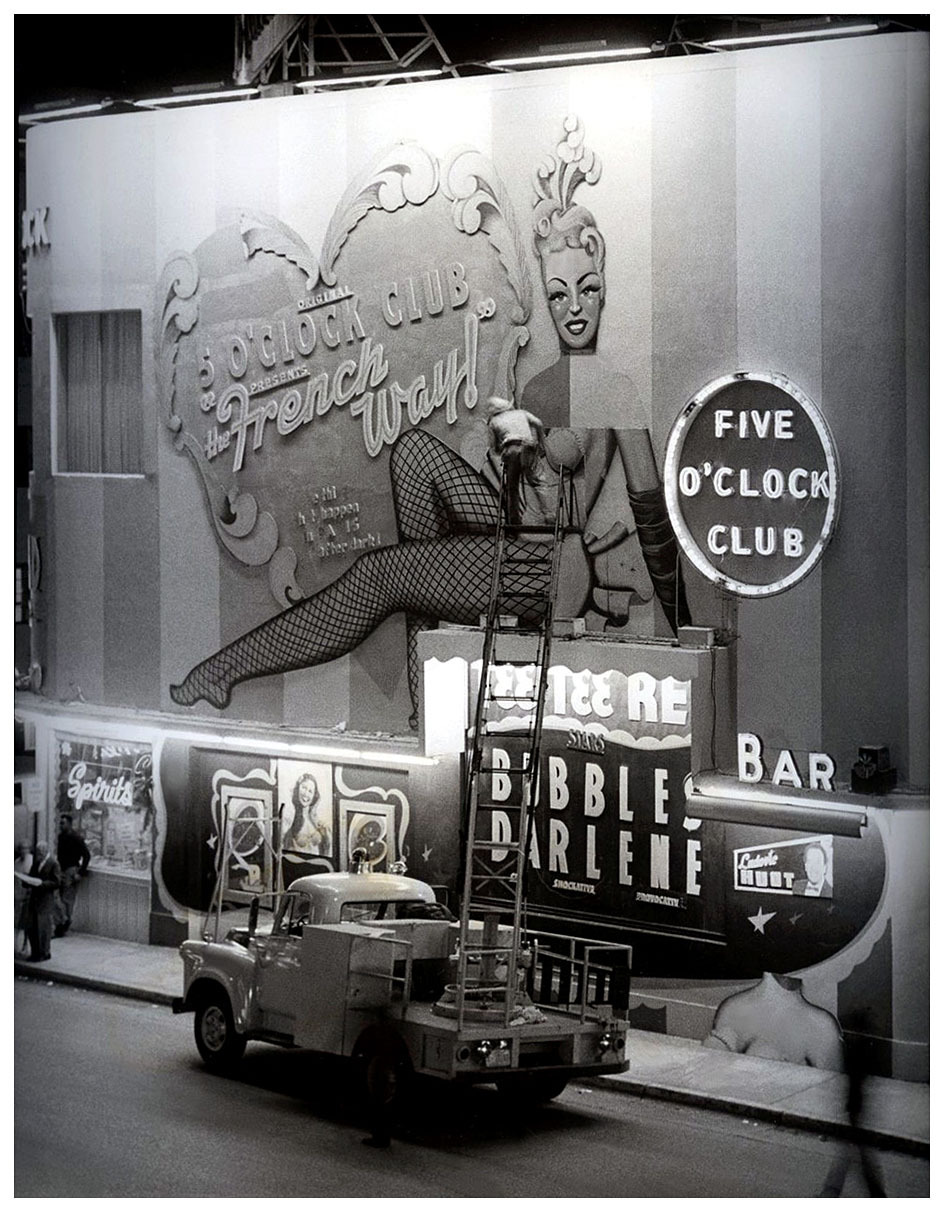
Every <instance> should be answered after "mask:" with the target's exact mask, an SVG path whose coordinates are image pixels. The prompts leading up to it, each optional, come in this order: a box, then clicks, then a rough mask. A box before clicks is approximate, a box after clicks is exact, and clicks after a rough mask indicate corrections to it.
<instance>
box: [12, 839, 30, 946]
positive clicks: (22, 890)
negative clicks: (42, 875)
mask: <svg viewBox="0 0 945 1213" xmlns="http://www.w3.org/2000/svg"><path fill="white" fill-rule="evenodd" d="M32 866H33V852H32V851H31V850H30V844H29V843H28V842H27V841H26V839H25V838H22V839H20V841H19V842H18V843H17V844H16V848H15V850H14V852H13V874H14V877H15V879H14V881H13V931H14V942H13V946H14V948H15V949H16V950H17V952H25V951H26V944H27V939H26V914H27V904H28V902H29V886H28V885H27V884H26V883H25V881H23V880H20V879H19V877H21V876H28V875H29V870H30V868H31V867H32Z"/></svg>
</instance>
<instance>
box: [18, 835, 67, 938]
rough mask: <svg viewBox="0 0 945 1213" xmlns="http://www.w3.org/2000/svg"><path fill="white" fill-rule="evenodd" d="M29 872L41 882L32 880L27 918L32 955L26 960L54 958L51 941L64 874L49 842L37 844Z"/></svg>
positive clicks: (27, 930) (34, 878) (27, 931)
mask: <svg viewBox="0 0 945 1213" xmlns="http://www.w3.org/2000/svg"><path fill="white" fill-rule="evenodd" d="M29 874H30V876H31V877H32V878H33V880H35V881H37V882H38V883H36V884H33V883H32V882H31V883H30V896H29V905H28V908H27V920H26V933H27V937H28V938H29V941H30V954H29V957H28V958H27V959H29V960H32V961H42V960H51V959H52V954H51V952H50V944H51V943H52V936H53V926H54V924H55V920H56V899H57V896H58V893H59V881H60V879H61V877H62V873H61V871H60V868H59V864H58V863H57V862H56V860H55V858H54V857H53V856H52V855H50V853H49V843H48V842H38V843H37V844H36V852H35V855H34V857H33V864H32V867H31V868H30V871H29Z"/></svg>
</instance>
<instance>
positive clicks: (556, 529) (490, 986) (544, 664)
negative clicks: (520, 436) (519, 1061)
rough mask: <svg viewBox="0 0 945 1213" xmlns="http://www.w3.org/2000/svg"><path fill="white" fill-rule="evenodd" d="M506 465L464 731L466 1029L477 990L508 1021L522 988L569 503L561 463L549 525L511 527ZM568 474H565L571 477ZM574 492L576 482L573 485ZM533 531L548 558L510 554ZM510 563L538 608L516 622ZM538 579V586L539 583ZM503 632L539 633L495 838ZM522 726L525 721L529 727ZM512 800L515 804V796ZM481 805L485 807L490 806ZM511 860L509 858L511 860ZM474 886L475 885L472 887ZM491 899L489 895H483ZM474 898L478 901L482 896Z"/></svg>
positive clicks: (460, 1008) (460, 992) (521, 590)
mask: <svg viewBox="0 0 945 1213" xmlns="http://www.w3.org/2000/svg"><path fill="white" fill-rule="evenodd" d="M506 475H507V474H506V469H505V468H504V467H503V469H502V481H501V485H500V492H499V504H498V509H497V516H496V526H495V532H494V547H493V562H492V578H491V584H490V597H489V610H488V613H487V615H486V620H485V634H484V637H483V658H482V672H481V676H480V680H479V688H478V693H477V696H476V710H475V711H476V715H475V722H474V726H473V728H472V729H471V730H470V733H469V741H468V743H467V762H466V778H465V786H464V805H463V807H464V820H463V839H462V844H463V845H462V851H463V856H464V868H463V891H462V904H461V909H460V931H459V942H458V957H457V1015H458V1020H459V1023H458V1026H459V1028H460V1029H462V1027H463V1020H464V1014H465V1010H466V1001H467V997H473V996H475V995H476V994H477V993H478V994H479V995H480V997H481V998H489V997H490V996H492V995H495V994H497V993H503V992H504V998H503V1000H502V1011H503V1016H504V1022H505V1025H506V1026H507V1025H508V1024H509V1022H510V1020H511V1018H512V1016H513V1012H514V1008H515V1000H516V995H517V994H519V993H520V990H519V982H518V972H517V970H518V961H519V957H520V954H521V950H522V942H523V939H524V936H525V924H524V909H525V883H526V872H527V864H528V857H529V853H530V849H531V840H532V831H533V827H534V816H535V810H536V808H537V803H538V795H539V789H540V780H539V778H538V772H539V764H540V746H541V735H542V723H543V716H544V703H545V693H546V689H547V681H548V666H549V662H550V653H551V640H552V634H553V626H554V606H555V599H556V596H557V586H558V576H559V573H560V567H561V539H562V535H563V532H564V529H565V516H566V513H567V509H568V504H569V503H568V499H567V497H566V493H565V474H564V470H563V469H559V472H558V493H557V506H556V511H555V519H554V524H553V526H551V527H536V528H530V527H528V526H527V525H524V526H521V527H512V526H510V525H509V524H508V523H507V521H506V519H505V516H504V508H505V507H504V502H505V497H506V487H507V481H506ZM569 479H570V478H569ZM570 492H571V497H573V493H574V489H573V484H572V485H571V488H570ZM530 530H532V531H534V532H536V533H537V532H545V533H549V534H550V536H551V543H550V551H549V552H548V554H547V557H546V556H544V555H542V556H539V555H537V554H536V555H535V556H528V555H526V554H523V553H522V551H521V545H520V544H518V545H515V546H514V547H513V553H514V554H513V555H512V556H511V557H510V556H509V555H508V551H509V547H510V546H511V545H510V542H509V541H510V540H511V538H512V536H513V535H515V534H517V535H521V534H522V533H524V534H526V535H527V533H528V532H529V531H530ZM505 568H509V569H510V570H511V571H512V573H513V574H514V575H515V577H516V579H517V582H518V588H517V592H516V591H515V590H513V591H511V592H510V593H508V594H507V595H505V598H507V599H508V600H510V601H513V602H514V601H516V600H517V601H518V602H520V603H521V602H528V601H533V602H535V603H536V605H537V604H539V603H540V606H541V609H540V612H538V613H537V615H533V617H532V618H533V622H526V623H525V624H522V623H521V617H520V616H519V617H518V619H517V620H516V625H517V626H516V627H515V628H514V629H508V628H503V627H502V617H503V611H502V605H503V597H504V590H505V585H504V582H503V570H504V569H505ZM529 568H531V569H533V570H534V572H535V584H533V585H528V583H527V580H526V581H525V582H524V584H523V583H522V578H523V574H524V573H525V572H527V570H528V569H529ZM539 583H541V584H543V586H544V589H543V590H542V591H541V592H539V591H538V590H537V589H536V585H537V584H539ZM507 630H514V631H515V632H516V633H517V634H520V635H528V634H529V633H531V634H533V635H534V636H535V637H536V652H535V678H534V683H533V687H532V695H531V696H528V697H525V696H521V697H516V698H519V700H520V702H523V703H526V702H527V703H529V704H530V705H531V712H530V714H529V715H528V716H527V717H526V719H525V720H524V721H523V722H522V724H523V728H522V731H521V732H520V733H518V734H517V735H518V736H524V751H523V760H522V766H521V768H520V769H518V770H515V769H509V770H508V771H507V775H508V777H509V778H510V779H512V780H514V781H520V786H519V795H518V797H517V798H515V797H514V796H513V797H512V798H510V802H509V804H508V805H507V806H506V807H507V809H508V811H509V813H513V812H514V813H516V814H517V829H516V830H513V833H515V834H516V835H517V837H515V838H513V839H511V840H510V841H508V842H502V843H500V842H496V841H494V840H492V839H486V838H480V837H479V836H478V830H479V818H480V792H479V787H480V780H481V778H482V776H483V774H484V772H483V769H482V758H483V747H484V743H485V738H486V735H487V728H486V726H487V717H488V711H489V707H490V705H491V704H492V703H494V702H495V700H496V699H499V698H503V697H502V696H495V697H493V696H492V695H491V694H490V689H489V682H490V670H491V668H492V666H493V664H494V661H495V656H496V640H497V636H499V635H500V634H502V633H504V632H505V631H507ZM526 724H527V727H524V726H526ZM516 799H517V804H516V803H515V800H516ZM493 807H494V806H491V805H490V804H488V803H487V804H486V806H485V810H486V811H487V810H489V809H490V808H493ZM487 851H499V852H502V859H501V860H493V864H492V869H491V870H489V869H488V868H487V867H485V866H484V864H483V859H482V853H483V852H487ZM510 858H512V860H513V862H512V863H511V864H510V863H509V859H510ZM491 881H494V882H495V883H497V884H498V886H499V887H500V888H503V887H505V888H507V889H509V891H510V893H511V906H510V907H509V906H504V907H502V908H501V909H497V910H496V911H495V913H487V912H485V911H484V910H481V909H480V912H482V913H483V928H482V940H481V941H474V940H473V939H472V938H471V915H472V907H473V904H474V902H475V901H476V900H477V896H476V895H477V892H478V890H479V889H480V888H481V887H482V886H483V885H485V884H487V883H489V882H491ZM474 886H475V887H474ZM487 899H488V898H487ZM478 900H482V898H481V897H479V898H478ZM500 914H502V915H505V916H506V917H508V915H509V914H511V919H512V921H511V939H510V942H509V943H508V944H500V943H499V931H500V927H499V917H500ZM503 957H504V958H505V962H506V973H505V979H504V981H503V980H501V979H500V978H499V977H497V975H496V965H497V963H498V962H499V961H500V959H501V958H503ZM473 962H475V963H477V964H478V965H479V978H478V980H477V981H475V982H474V981H471V979H470V966H471V964H472V963H473Z"/></svg>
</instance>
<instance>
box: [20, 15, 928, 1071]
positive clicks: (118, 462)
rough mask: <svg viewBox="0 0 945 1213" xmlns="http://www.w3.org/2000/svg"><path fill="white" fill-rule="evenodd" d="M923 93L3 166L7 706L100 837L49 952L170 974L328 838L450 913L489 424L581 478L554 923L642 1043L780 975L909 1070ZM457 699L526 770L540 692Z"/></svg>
mask: <svg viewBox="0 0 945 1213" xmlns="http://www.w3.org/2000/svg"><path fill="white" fill-rule="evenodd" d="M928 65H929V60H928V39H927V36H926V35H920V34H903V35H888V36H884V37H883V38H881V39H873V40H868V39H848V40H844V41H843V42H842V43H840V44H837V45H830V46H828V45H798V46H790V47H783V48H776V49H763V50H757V51H744V52H740V53H739V54H738V55H733V56H700V57H697V58H688V57H687V58H679V59H665V60H661V61H658V62H647V63H633V64H611V65H606V66H594V67H581V68H578V67H576V68H564V69H555V70H550V71H542V72H531V73H523V74H519V75H511V76H505V77H488V78H474V79H464V80H451V81H441V82H440V81H438V82H435V83H425V84H422V85H411V86H403V87H398V88H397V89H396V90H394V91H390V90H368V91H365V92H345V93H341V94H339V95H325V96H312V97H300V98H291V97H286V98H272V99H268V100H265V101H258V102H252V103H239V104H228V105H211V106H202V107H199V108H195V109H191V110H186V111H180V112H171V113H156V114H130V115H115V116H111V117H102V118H92V119H83V120H81V121H67V122H60V123H54V124H50V125H48V126H44V127H42V128H38V129H33V130H31V131H30V133H29V135H28V147H27V197H26V207H27V210H28V212H30V213H34V212H35V213H40V214H42V215H43V216H44V222H43V230H44V232H45V234H46V237H47V239H46V241H45V242H44V243H43V244H42V245H41V246H38V247H37V248H36V249H35V250H33V252H32V253H31V256H30V258H29V271H28V299H29V310H30V314H31V317H32V323H33V366H32V382H33V389H32V391H33V447H34V471H33V476H32V482H31V486H30V535H31V544H32V551H31V559H30V585H29V605H30V611H31V633H30V635H31V656H32V661H33V664H34V670H35V678H34V689H33V690H32V691H30V692H23V693H21V694H20V695H19V696H18V699H17V705H16V713H17V718H18V719H19V720H21V721H23V722H25V724H26V725H27V726H28V728H29V729H30V730H31V731H32V733H33V734H34V735H35V753H36V774H35V776H34V777H33V778H32V779H31V780H30V781H28V782H29V786H28V787H27V788H25V796H24V800H25V802H26V804H27V807H28V808H29V809H30V810H31V812H32V817H31V821H32V822H33V823H34V828H35V829H36V831H37V832H39V833H42V834H44V835H50V834H51V833H52V831H53V830H54V828H55V821H56V817H57V814H58V813H59V812H61V811H63V810H64V809H68V810H69V811H71V812H73V813H74V814H75V815H76V816H77V817H78V820H79V824H80V826H81V828H82V830H83V832H84V833H85V835H86V837H87V839H88V841H89V845H90V847H91V849H92V851H93V855H94V859H93V869H94V875H93V877H92V879H91V880H90V881H89V882H88V884H87V886H86V887H85V888H84V889H83V895H82V897H81V898H80V903H79V904H80V912H81V913H82V915H83V916H84V917H83V918H81V919H79V920H78V924H77V925H79V926H80V928H84V929H87V930H91V931H95V932H97V933H100V934H106V935H116V936H118V937H120V938H127V939H135V940H139V941H144V942H151V943H154V944H164V945H172V944H175V943H177V942H179V940H181V939H182V938H184V937H186V935H187V934H188V933H190V932H192V931H194V930H195V929H197V924H199V922H200V919H201V914H202V912H204V911H205V910H206V907H207V905H208V903H209V899H210V896H211V894H212V889H213V886H214V883H215V881H216V880H217V879H218V877H219V867H220V864H221V863H225V864H228V865H230V867H231V871H230V876H231V878H233V879H236V880H237V881H239V882H241V883H242V887H244V888H245V889H246V890H247V891H252V890H254V889H261V888H266V887H271V885H272V883H273V881H274V880H277V879H281V880H283V881H285V880H287V879H291V878H292V877H293V876H294V875H295V874H302V873H303V872H307V871H313V870H318V869H320V868H321V869H331V868H338V867H344V866H345V864H346V863H347V860H348V856H349V855H350V852H351V850H352V849H353V848H354V847H355V846H364V847H366V848H367V850H368V853H369V857H370V862H371V863H372V864H373V865H375V866H378V867H386V866H387V865H388V864H390V863H391V862H393V861H395V860H405V861H406V862H407V864H408V868H409V871H410V873H411V874H412V875H415V876H418V877H420V878H423V879H427V880H430V881H432V882H433V883H435V884H443V885H446V886H454V885H455V879H456V870H457V865H458V837H459V828H460V822H459V812H460V809H459V806H460V798H461V792H460V789H461V780H462V754H463V749H464V744H465V735H466V728H467V725H468V723H469V720H470V713H471V711H472V708H471V704H472V702H473V695H474V691H475V687H476V685H477V682H478V679H479V677H480V676H481V674H482V671H481V660H479V658H481V631H479V630H478V622H479V618H480V615H481V614H482V611H483V595H484V594H486V593H487V588H488V587H487V577H486V575H485V572H484V570H485V571H487V570H488V561H487V555H486V554H484V553H486V552H487V547H488V545H487V544H486V543H485V541H484V540H483V526H482V519H481V517H480V516H479V514H478V513H477V511H479V510H481V509H483V508H484V509H486V512H488V505H489V502H490V501H493V500H494V499H495V498H494V484H495V459H494V452H492V450H491V448H490V437H489V434H490V431H489V427H488V424H487V421H488V417H489V408H490V406H489V401H490V399H492V398H494V397H500V398H503V399H506V400H510V401H514V402H515V403H516V404H517V405H520V406H522V407H524V408H525V409H527V410H529V411H530V412H532V413H533V414H535V415H536V416H537V417H539V418H540V419H541V421H542V423H543V425H544V426H545V427H546V429H547V431H548V435H549V442H548V449H549V451H553V452H557V453H556V454H555V456H554V457H555V458H556V459H557V460H558V463H559V464H560V463H564V464H565V465H566V466H567V467H568V468H569V469H570V470H571V473H572V483H573V486H574V496H573V511H574V513H573V517H572V521H573V522H574V523H575V535H574V537H573V538H574V542H573V544H572V548H573V550H572V551H571V552H570V554H569V557H568V561H570V563H569V562H568V561H566V562H565V566H564V567H565V570H566V571H565V575H564V577H563V579H562V582H561V595H560V601H559V610H558V614H559V615H560V616H561V618H562V619H563V620H568V621H570V622H569V624H568V626H562V627H561V628H560V629H559V632H560V635H559V636H558V637H557V639H556V643H555V647H554V650H553V661H552V667H553V668H552V672H551V679H550V684H549V706H548V707H547V719H546V725H545V741H544V746H543V758H542V778H543V781H544V786H543V790H542V802H541V810H540V813H539V819H538V823H537V830H536V837H535V849H534V852H533V856H532V864H531V876H530V879H531V880H532V882H533V889H532V890H531V891H532V894H533V898H532V900H533V904H534V906H535V911H536V913H538V914H539V915H542V916H545V917H546V918H548V919H551V920H553V921H554V922H555V923H557V924H558V925H559V926H560V925H561V924H564V925H565V926H566V928H567V929H568V930H570V931H573V932H575V933H579V934H581V935H583V936H585V937H592V938H598V937H600V938H619V939H620V940H621V941H625V942H631V943H633V946H634V971H635V975H636V976H635V981H634V989H635V992H636V1008H635V1015H636V1020H635V1022H636V1023H637V1024H638V1026H641V1027H650V1028H653V1029H655V1030H662V1031H669V1032H671V1033H674V1034H678V1035H691V1036H698V1037H699V1038H703V1037H708V1036H710V1035H711V1033H712V1030H713V1024H714V1022H715V1017H716V1012H717V1008H718V1007H719V1005H720V1004H721V1003H722V1001H723V1000H724V999H725V998H727V997H731V996H737V995H739V994H743V993H750V992H752V991H754V990H758V989H761V983H763V982H764V981H765V980H766V978H767V977H770V975H775V976H777V977H779V978H782V979H787V980H786V982H785V983H784V984H782V985H781V986H779V988H782V989H787V988H788V987H789V986H790V985H791V982H793V981H795V979H799V980H800V981H801V982H802V983H803V995H804V1000H805V1001H806V1002H807V1003H812V1004H814V1005H815V1006H816V1007H818V1008H822V1009H825V1010H827V1011H829V1012H830V1013H831V1015H833V1016H834V1017H835V1018H836V1019H837V1021H838V1022H839V1024H840V1025H841V1026H844V1025H845V1024H849V1023H852V1022H853V1021H854V1019H855V1020H856V1022H857V1023H858V1024H860V1025H861V1027H860V1029H859V1030H862V1031H864V1032H865V1034H866V1035H868V1036H869V1038H870V1041H871V1043H872V1045H873V1057H874V1066H875V1068H876V1070H877V1072H879V1073H887V1074H896V1075H898V1076H904V1077H914V1078H922V1077H923V1075H924V1076H925V1077H926V1078H927V1068H928V1038H929V1033H928V994H929V984H928V872H929V868H928V856H929V845H928V842H929V839H928V808H929V800H928V789H929V768H930V761H929V727H928V704H929V680H928V670H929V655H928V625H927V618H928V616H927V605H928V593H929V585H928V536H929V528H928V488H929V486H928V459H927V434H928V401H929V380H928V365H929V359H928V230H929V216H928ZM552 436H554V439H555V441H556V442H557V443H558V444H559V445H558V446H557V447H555V446H554V444H553V442H552ZM550 457H551V456H550V455H549V458H550ZM660 484H662V486H663V491H656V490H658V489H659V486H660ZM542 491H543V487H542V483H541V476H540V475H538V474H536V475H535V476H534V477H533V478H532V479H531V480H529V487H528V490H527V492H526V497H529V495H530V497H529V501H527V502H526V504H530V508H532V509H533V510H537V511H539V512H540V510H541V508H542V500H543V498H542ZM654 493H655V496H654ZM490 494H492V496H490ZM483 503H485V504H484V505H483ZM474 515H475V517H474ZM575 621H576V622H575ZM477 660H478V661H479V664H478V665H477ZM516 668H517V667H516ZM486 676H487V677H490V678H494V679H496V680H497V682H496V685H497V686H498V687H499V689H500V691H501V690H502V689H503V688H504V687H505V686H506V685H507V686H508V692H507V693H508V707H507V714H506V718H504V720H505V724H503V721H502V720H500V721H497V722H496V723H497V726H498V728H497V732H496V734H495V739H494V740H493V742H492V752H493V757H494V760H495V761H494V765H495V766H497V767H501V766H502V764H503V763H506V764H509V765H513V764H516V763H517V762H519V761H520V755H519V754H518V753H517V752H516V750H515V745H514V741H513V739H512V738H511V736H510V738H509V739H508V741H507V742H505V744H502V738H501V732H502V729H503V728H504V727H507V726H508V721H509V720H511V721H513V722H514V719H515V713H516V707H515V697H516V688H515V685H514V684H515V679H516V678H517V677H519V676H520V675H518V674H516V673H515V671H514V670H513V669H511V668H510V669H508V670H504V671H503V670H501V669H500V670H492V671H487V674H486ZM503 679H504V680H506V681H505V682H503ZM492 778H493V779H494V780H495V781H496V786H495V787H494V788H493V795H494V796H495V798H496V799H497V800H501V795H502V778H501V774H498V775H495V776H493V777H492ZM234 822H235V823H237V824H238V826H239V828H238V829H235V830H234V829H233V828H232V826H233V823H234ZM274 828H278V831H279V834H280V837H281V841H282V848H281V864H282V871H281V872H280V873H274V872H273V871H272V870H271V855H272V851H271V848H267V846H266V845H264V844H265V842H266V839H267V837H269V838H271V834H272V830H273V829H274ZM505 828H506V823H504V822H503V820H502V815H501V813H497V814H496V818H495V838H496V842H497V846H498V845H500V844H501V841H502V839H503V837H505V838H506V840H507V838H508V835H507V834H504V833H503V831H504V830H505ZM225 833H226V834H227V837H232V838H235V839H236V840H237V841H236V842H235V843H234V844H233V845H232V846H231V847H230V848H229V849H228V850H227V851H226V853H225V854H224V853H223V852H222V851H221V849H220V846H219V840H220V838H221V837H222V836H223V835H224V834H225ZM267 856H268V857H269V858H267ZM221 857H222V858H221ZM267 865H269V867H267ZM792 989H793V988H792ZM864 1014H865V1015H866V1020H865V1025H866V1026H865V1027H863V1026H862V1025H863V1024H864V1019H863V1015H864ZM730 1047H734V1046H733V1045H731V1044H730Z"/></svg>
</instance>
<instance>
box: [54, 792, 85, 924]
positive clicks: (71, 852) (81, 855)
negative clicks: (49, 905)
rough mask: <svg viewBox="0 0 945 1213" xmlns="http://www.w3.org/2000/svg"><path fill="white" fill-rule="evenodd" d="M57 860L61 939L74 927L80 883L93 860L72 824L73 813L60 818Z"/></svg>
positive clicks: (83, 840) (64, 814)
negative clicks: (59, 874) (59, 878)
mask: <svg viewBox="0 0 945 1213" xmlns="http://www.w3.org/2000/svg"><path fill="white" fill-rule="evenodd" d="M56 858H57V859H58V860H59V867H60V868H61V869H62V884H61V886H60V890H59V921H58V922H57V924H56V931H55V933H56V937H57V938H59V937H60V936H62V935H65V933H66V931H68V930H69V928H70V927H71V926H72V915H73V913H74V912H75V899H76V896H77V894H78V892H79V881H80V880H81V879H82V877H83V876H85V874H86V873H87V872H88V870H89V860H90V859H91V858H92V856H91V853H90V852H89V848H88V847H87V846H86V845H85V839H84V838H83V837H82V835H81V834H80V833H79V831H78V830H76V829H75V827H74V826H73V824H72V814H71V813H63V814H62V815H61V816H60V818H59V841H58V844H57V846H56Z"/></svg>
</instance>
